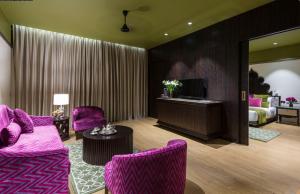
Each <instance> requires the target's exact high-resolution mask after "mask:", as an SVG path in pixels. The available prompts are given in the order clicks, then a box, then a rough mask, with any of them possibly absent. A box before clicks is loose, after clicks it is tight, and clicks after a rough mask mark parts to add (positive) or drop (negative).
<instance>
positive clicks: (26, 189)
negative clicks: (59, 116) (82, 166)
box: [0, 105, 70, 194]
mask: <svg viewBox="0 0 300 194" xmlns="http://www.w3.org/2000/svg"><path fill="white" fill-rule="evenodd" d="M13 117H14V115H13V111H12V110H11V109H10V108H8V107H7V106H5V105H0V128H1V129H2V128H5V127H7V126H8V125H9V123H10V122H11V119H12V118H13ZM31 119H32V120H33V124H34V131H33V133H22V134H21V135H20V137H19V139H18V141H17V142H16V143H15V144H14V145H11V146H8V147H3V146H2V147H0V193H43V194H44V193H47V194H48V193H49V194H50V193H51V194H52V193H68V175H69V171H70V162H69V158H68V149H67V148H66V147H65V146H64V144H63V143H62V141H61V139H60V136H59V134H58V131H57V129H56V128H55V126H54V125H53V118H52V117H48V116H31Z"/></svg>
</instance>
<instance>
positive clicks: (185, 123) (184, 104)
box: [156, 98, 222, 140]
mask: <svg viewBox="0 0 300 194" xmlns="http://www.w3.org/2000/svg"><path fill="white" fill-rule="evenodd" d="M156 100H157V112H158V121H157V123H158V124H159V125H162V126H165V127H167V128H170V129H174V130H177V131H179V132H182V133H185V134H188V135H191V136H194V137H197V138H201V139H203V140H208V139H210V138H215V137H218V136H219V135H220V134H221V133H222V125H221V123H222V113H221V111H222V102H221V101H214V100H191V99H183V98H157V99H156Z"/></svg>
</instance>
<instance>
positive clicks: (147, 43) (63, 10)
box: [0, 0, 271, 48]
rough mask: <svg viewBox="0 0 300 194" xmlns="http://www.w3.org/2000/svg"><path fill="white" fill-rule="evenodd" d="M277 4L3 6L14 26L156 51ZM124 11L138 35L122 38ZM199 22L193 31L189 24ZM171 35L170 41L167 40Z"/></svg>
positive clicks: (186, 1)
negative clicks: (248, 12) (202, 31)
mask: <svg viewBox="0 0 300 194" xmlns="http://www.w3.org/2000/svg"><path fill="white" fill-rule="evenodd" d="M268 2H271V0H209V1H208V0H34V1H15V2H13V1H7V2H5V1H1V2H0V8H1V9H2V11H3V14H4V15H5V17H6V18H7V20H8V22H9V23H11V24H20V25H25V26H30V27H35V28H42V29H46V30H51V31H57V32H63V33H67V34H74V35H79V36H84V37H89V38H95V39H101V40H106V41H112V42H117V43H123V44H128V45H134V46H139V47H145V48H151V47H154V46H157V45H159V44H162V43H164V42H168V41H170V40H173V39H176V38H178V37H180V36H183V35H186V34H189V33H191V32H193V31H196V30H198V29H201V28H204V27H207V26H209V25H212V24H214V23H217V22H219V21H222V20H224V19H227V18H230V17H232V16H235V15H238V14H240V13H243V12H246V11H248V10H250V9H253V8H256V7H258V6H261V5H263V4H266V3H268ZM123 9H129V10H135V11H132V12H130V13H129V16H128V24H129V27H131V28H132V32H129V33H122V32H120V27H121V25H122V24H123V16H122V14H121V11H122V10H123ZM189 21H191V22H193V25H192V26H188V25H187V22H189ZM164 33H168V34H169V36H168V37H165V36H164V35H163V34H164Z"/></svg>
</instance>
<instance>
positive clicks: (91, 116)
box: [72, 106, 106, 139]
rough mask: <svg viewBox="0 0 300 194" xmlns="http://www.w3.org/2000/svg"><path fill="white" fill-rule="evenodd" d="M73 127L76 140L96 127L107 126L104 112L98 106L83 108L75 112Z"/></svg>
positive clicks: (78, 108)
mask: <svg viewBox="0 0 300 194" xmlns="http://www.w3.org/2000/svg"><path fill="white" fill-rule="evenodd" d="M72 115H73V121H72V127H73V129H74V131H75V133H76V139H79V138H80V137H81V133H82V132H84V131H86V130H88V129H92V128H94V127H102V126H103V125H106V119H105V118H104V111H103V110H102V109H101V108H99V107H96V106H81V107H77V108H75V109H74V110H73V114H72Z"/></svg>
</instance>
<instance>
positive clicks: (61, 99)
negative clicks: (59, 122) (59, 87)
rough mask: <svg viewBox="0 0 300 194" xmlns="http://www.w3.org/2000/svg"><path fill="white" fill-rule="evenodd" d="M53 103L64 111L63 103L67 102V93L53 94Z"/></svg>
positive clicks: (66, 103)
mask: <svg viewBox="0 0 300 194" xmlns="http://www.w3.org/2000/svg"><path fill="white" fill-rule="evenodd" d="M53 104H54V105H58V106H60V107H59V110H61V111H62V112H63V113H64V105H68V104H69V94H54V98H53Z"/></svg>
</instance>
